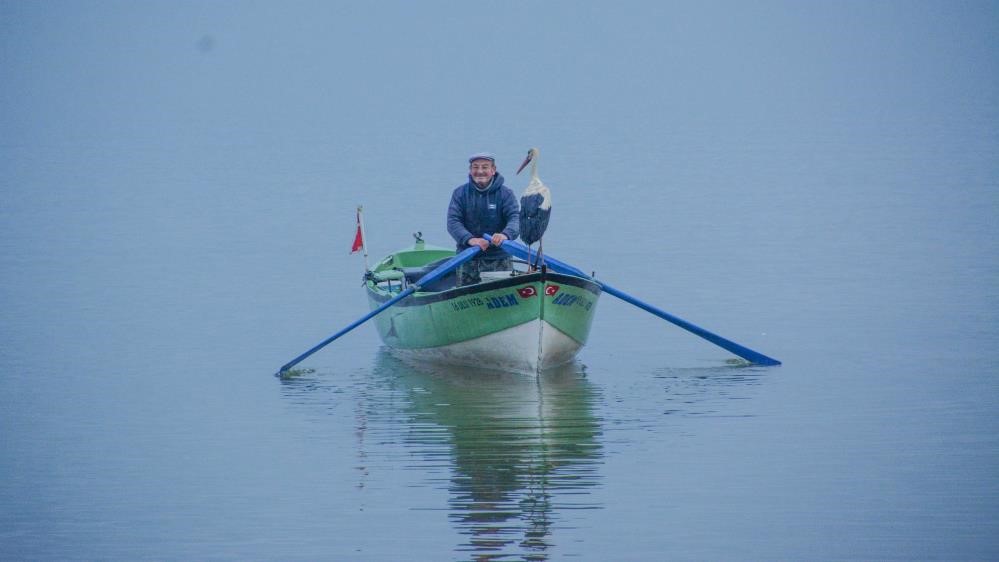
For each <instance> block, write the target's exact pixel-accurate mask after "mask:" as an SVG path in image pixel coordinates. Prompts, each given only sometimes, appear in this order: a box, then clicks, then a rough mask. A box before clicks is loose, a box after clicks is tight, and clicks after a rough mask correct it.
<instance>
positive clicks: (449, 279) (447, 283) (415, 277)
mask: <svg viewBox="0 0 999 562" xmlns="http://www.w3.org/2000/svg"><path fill="white" fill-rule="evenodd" d="M450 259H451V257H446V258H441V259H439V260H437V261H432V262H430V263H428V264H427V265H424V266H420V267H401V268H398V269H397V270H396V271H399V272H400V273H402V274H403V275H404V276H405V277H406V283H416V282H417V281H419V280H420V278H422V277H423V276H424V275H426V274H428V273H430V272H431V271H433V270H434V269H436V268H437V267H438V266H440V265H441V264H443V263H444V262H446V261H448V260H450ZM456 279H457V277H456V274H455V272H454V271H451V272H450V273H448V274H447V275H445V276H444V277H442V278H440V279H438V280H437V281H434V282H433V283H429V284H427V285H426V286H425V287H422V289H423V290H424V291H444V290H447V289H452V288H454V286H455V280H456Z"/></svg>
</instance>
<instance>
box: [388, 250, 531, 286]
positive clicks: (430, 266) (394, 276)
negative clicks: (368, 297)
mask: <svg viewBox="0 0 999 562" xmlns="http://www.w3.org/2000/svg"><path fill="white" fill-rule="evenodd" d="M452 257H454V256H453V255H452V256H445V257H443V258H439V259H436V260H434V261H432V262H430V263H427V264H426V265H411V266H399V265H395V266H392V267H390V268H388V269H378V268H376V270H375V271H372V272H371V274H370V277H371V279H372V280H373V281H374V282H375V286H376V288H378V289H381V290H385V291H388V292H390V293H394V292H398V291H402V290H404V289H405V288H406V287H408V286H409V285H411V284H413V283H416V282H417V281H418V280H420V278H422V277H423V276H424V275H426V274H428V273H430V272H431V271H433V270H434V269H436V268H437V267H439V266H440V265H441V264H443V263H444V262H446V261H448V260H449V259H451V258H452ZM527 272H528V271H527V262H525V261H522V260H517V259H514V260H513V269H512V270H506V271H482V272H480V273H479V276H480V278H481V281H480V283H488V282H490V281H496V280H499V279H504V278H507V277H516V276H518V275H524V274H526V273H527ZM457 282H458V274H457V271H452V272H450V273H448V274H447V275H445V276H444V277H441V278H440V279H438V280H436V281H434V282H433V283H429V284H427V285H424V286H423V287H421V289H422V290H423V291H427V292H440V291H447V290H449V289H454V288H455V287H457Z"/></svg>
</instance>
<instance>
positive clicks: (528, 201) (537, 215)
mask: <svg viewBox="0 0 999 562" xmlns="http://www.w3.org/2000/svg"><path fill="white" fill-rule="evenodd" d="M538 154H539V153H538V149H537V148H532V149H530V150H528V151H527V158H524V162H523V163H522V164H521V165H520V167H519V168H517V173H518V174H519V173H520V172H521V171H522V170H523V169H524V167H526V166H527V164H530V165H531V181H530V183H528V184H527V188H526V189H524V194H523V195H521V197H520V237H521V239H523V241H524V243H525V244H527V247H528V249H530V247H531V244H533V243H535V242H540V241H541V237H542V236H544V234H545V229H546V228H548V219H549V217H550V216H551V212H552V193H551V190H549V189H548V186H546V185H545V184H543V183H541V180H540V179H539V178H538ZM541 248H542V244H541V243H539V244H538V260H537V261H540V259H541ZM528 261H530V260H528ZM537 261H536V262H535V263H534V264H529V265H530V266H531V267H532V268H536V267H537Z"/></svg>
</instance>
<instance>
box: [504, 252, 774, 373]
mask: <svg viewBox="0 0 999 562" xmlns="http://www.w3.org/2000/svg"><path fill="white" fill-rule="evenodd" d="M486 237H487V238H488V237H489V235H488V234H487V235H486ZM503 249H505V250H506V251H508V252H510V253H511V254H513V255H515V256H517V257H519V258H523V259H529V258H530V251H529V249H528V248H527V246H525V245H523V244H522V243H520V242H517V241H514V240H507V241H506V242H503ZM544 263H546V264H548V267H550V268H552V269H553V270H555V271H557V272H559V273H568V274H570V275H575V276H577V277H584V278H587V279H592V280H593V281H595V282H597V283H599V284H600V286H601V287H603V290H604V291H605V292H607V293H610V294H612V295H614V296H615V297H617V298H619V299H621V300H623V301H624V302H627V303H630V304H633V305H635V306H637V307H638V308H641V309H642V310H645V311H646V312H651V313H652V314H655V315H656V316H658V317H660V318H662V319H663V320H666V321H667V322H672V323H673V324H676V325H677V326H679V327H681V328H683V329H684V330H687V331H688V332H690V333H692V334H694V335H696V336H700V337H702V338H704V339H706V340H708V341H709V342H711V343H713V344H715V345H717V346H718V347H720V348H722V349H726V350H728V351H730V352H732V353H734V354H735V355H738V356H739V357H742V358H743V359H745V360H746V361H749V362H750V363H756V364H757V365H780V361H778V360H776V359H774V358H773V357H767V356H766V355H763V354H762V353H760V352H758V351H753V350H752V349H749V348H748V347H745V346H743V345H739V344H737V343H735V342H734V341H732V340H727V339H725V338H723V337H721V336H719V335H718V334H715V333H712V332H709V331H707V330H705V329H704V328H701V327H700V326H697V325H694V324H691V323H690V322H687V321H686V320H684V319H682V318H678V317H676V316H673V315H672V314H670V313H668V312H666V311H665V310H660V309H658V308H656V307H654V306H652V305H651V304H648V303H646V302H642V301H640V300H638V299H637V298H635V297H633V296H631V295H629V294H627V293H625V292H624V291H621V290H619V289H615V288H614V287H612V286H610V285H608V284H607V283H605V282H603V281H598V280H596V279H593V278H592V277H590V276H589V275H587V274H585V273H583V272H582V271H580V270H578V269H576V268H575V267H572V266H571V265H569V264H567V263H564V262H561V261H559V260H557V259H555V258H553V257H551V256H548V255H546V256H545V257H544Z"/></svg>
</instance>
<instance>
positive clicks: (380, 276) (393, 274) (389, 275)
mask: <svg viewBox="0 0 999 562" xmlns="http://www.w3.org/2000/svg"><path fill="white" fill-rule="evenodd" d="M371 277H373V278H374V280H375V282H378V283H380V282H382V281H402V280H403V278H404V277H405V274H404V273H403V272H402V271H399V270H398V269H386V270H383V271H373V272H371Z"/></svg>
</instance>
